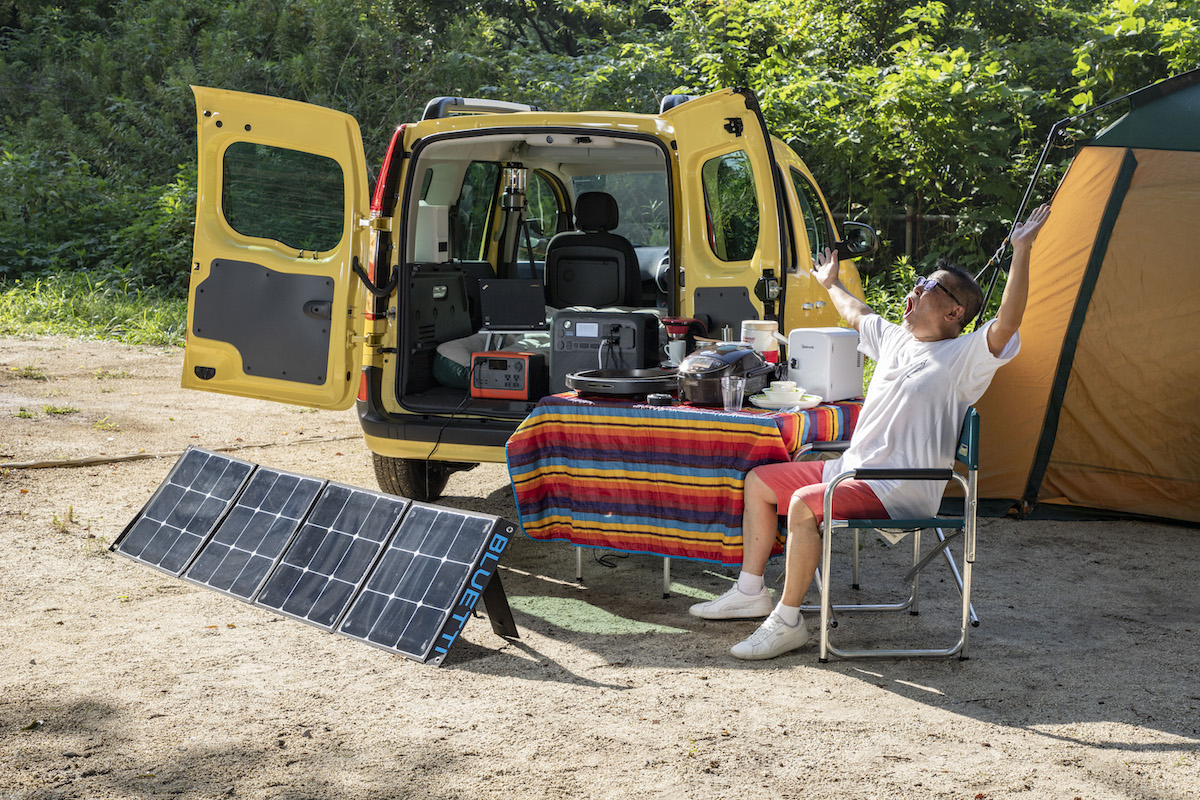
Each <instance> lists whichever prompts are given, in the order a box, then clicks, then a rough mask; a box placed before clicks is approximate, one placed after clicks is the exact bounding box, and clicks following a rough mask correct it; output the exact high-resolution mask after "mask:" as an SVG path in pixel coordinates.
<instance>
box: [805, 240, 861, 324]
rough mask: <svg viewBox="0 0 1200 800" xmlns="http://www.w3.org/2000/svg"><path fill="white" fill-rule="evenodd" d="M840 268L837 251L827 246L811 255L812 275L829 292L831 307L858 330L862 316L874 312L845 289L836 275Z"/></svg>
mask: <svg viewBox="0 0 1200 800" xmlns="http://www.w3.org/2000/svg"><path fill="white" fill-rule="evenodd" d="M840 268H841V264H840V263H839V262H838V258H837V253H836V252H835V251H834V250H832V249H830V248H828V247H826V248H825V249H824V250H823V251H822V252H820V253H818V254H817V255H816V256H813V268H812V274H813V277H814V278H816V280H817V283H819V284H821V285H822V286H823V287H825V291H827V292H829V299H830V300H832V301H833V307H834V308H836V309H837V310H838V313H839V314H841V315H842V319H844V320H846V322H848V323H850V327H851V328H854V330H858V326H859V325H860V324H862V320H863V318H864V317H866V316H867V315H869V314H872V313H874V312H873V311H871V307H870V306H868V305H867V304H866V303H864V302H863V301H862V300H859V299H858V298H857V297H855V296H854V295H852V294H850V292H848V291H846V287H845V286H843V285H842V280H841V278H840V277H839V276H838V270H839V269H840Z"/></svg>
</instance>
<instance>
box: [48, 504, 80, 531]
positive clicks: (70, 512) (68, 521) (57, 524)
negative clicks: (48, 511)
mask: <svg viewBox="0 0 1200 800" xmlns="http://www.w3.org/2000/svg"><path fill="white" fill-rule="evenodd" d="M74 523H75V506H67V513H65V514H63V515H62V516H61V517H60V516H59V515H58V514H55V515H54V519H53V522H52V524H53V525H54V530H56V531H58V532H59V533H66V532H67V529H68V528H70V527H71V525H73V524H74Z"/></svg>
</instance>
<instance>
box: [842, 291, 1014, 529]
mask: <svg viewBox="0 0 1200 800" xmlns="http://www.w3.org/2000/svg"><path fill="white" fill-rule="evenodd" d="M993 322H995V320H992V321H990V322H988V323H987V324H986V325H984V326H983V327H982V328H980V329H979V330H977V331H973V332H971V333H969V334H967V335H966V336H959V337H957V338H954V339H942V340H941V341H937V342H919V341H917V340H916V339H914V338H913V336H912V334H910V333H909V332H908V331H907V330H905V329H904V328H902V327H900V326H899V325H896V324H894V323H891V322H888V321H887V320H885V319H883V318H882V317H880V316H879V315H878V314H872V315H871V316H868V317H866V318H865V319H863V321H862V324H861V326H860V327H859V340H860V341H859V347H858V349H859V350H861V351H862V352H863V353H864V354H866V355H867V356H869V357H870V358H872V359H874V360H875V362H876V366H875V374H874V375H872V376H871V385H870V386H869V387H867V395H866V400H865V402H864V403H863V408H862V413H861V414H859V417H858V424H857V426H855V429H854V434H853V436H852V437H851V440H850V447H849V448H848V449H847V450H846V452H845V453H844V454H842V457H841V458H839V459H836V460H833V461H827V462H826V463H825V470H824V473H823V476H824V480H825V481H826V482H828V481H831V480H833V478H835V477H836V476H837V475H838V474H840V473H842V472H846V471H848V470H852V469H859V468H867V469H897V468H916V469H945V468H947V467H951V466H953V464H954V453H955V450H956V449H957V447H958V438H959V433H960V432H961V430H962V422H963V417H964V415H965V414H966V413H967V408H968V407H970V406H971V405H972V404H973V403H975V401H977V400H978V399H979V398H980V396H982V395H983V392H984V390H986V389H987V387H988V384H990V383H991V382H992V376H993V375H995V374H996V370H998V369H999V368H1000V367H1001V366H1003V365H1004V364H1006V363H1008V362H1009V361H1011V360H1012V358H1013V356H1015V355H1016V354H1017V352H1018V351H1019V350H1020V349H1021V339H1020V335H1019V334H1014V335H1013V337H1012V339H1010V340H1009V341H1008V344H1007V345H1005V347H1004V351H1003V352H1002V353H1001V354H1000V357H999V358H997V357H996V356H993V355H992V351H991V350H989V349H988V344H987V330H988V327H989V326H991V325H992V324H993ZM870 485H871V488H872V489H873V490H874V491H875V494H876V496H877V497H878V498H879V501H880V502H881V503H883V507H884V508H885V509H887V512H888V514H889V515H890V516H891V517H892V518H893V519H900V518H911V517H928V516H932V515H934V514H936V513H937V510H938V507H939V506H940V505H941V500H942V492H944V491H945V488H946V486H945V484H943V483H939V482H938V481H870Z"/></svg>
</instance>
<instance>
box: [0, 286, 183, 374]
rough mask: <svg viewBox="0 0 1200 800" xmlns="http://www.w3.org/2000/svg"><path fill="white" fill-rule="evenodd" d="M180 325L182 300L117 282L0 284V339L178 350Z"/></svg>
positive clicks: (181, 340)
mask: <svg viewBox="0 0 1200 800" xmlns="http://www.w3.org/2000/svg"><path fill="white" fill-rule="evenodd" d="M186 324H187V300H186V299H183V298H178V297H171V296H169V295H167V294H166V293H165V292H160V291H156V290H146V289H138V288H135V287H133V286H131V285H130V284H127V283H124V282H122V281H118V280H107V279H103V278H96V277H93V276H90V275H86V274H82V273H69V274H61V275H43V276H41V277H38V278H29V277H26V278H24V279H18V280H11V281H3V282H0V336H71V337H74V338H83V339H114V340H116V341H119V342H124V343H126V344H154V345H182V344H183V332H184V328H185V326H186ZM99 377H100V376H97V378H99ZM111 377H118V376H117V375H113V376H111ZM120 377H124V376H120Z"/></svg>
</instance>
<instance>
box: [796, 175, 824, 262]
mask: <svg viewBox="0 0 1200 800" xmlns="http://www.w3.org/2000/svg"><path fill="white" fill-rule="evenodd" d="M789 172H790V173H791V176H792V185H793V186H795V187H796V196H797V197H798V198H799V199H800V212H801V213H802V214H804V231H805V233H807V234H808V245H809V247H810V248H811V249H812V254H813V255H814V256H815V255H816V254H817V253H820V252H821V251H822V250H824V249H825V248H826V247H833V235H832V234H831V233H830V229H831V226H830V224H829V218H828V217H826V216H825V207H824V206H823V205H821V198H820V195H818V194H817V188H816V187H815V186H813V185H812V183H810V182H809V180H808V178H806V177H804V173H802V172H801V171H800V170H798V169H792V170H789Z"/></svg>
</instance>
